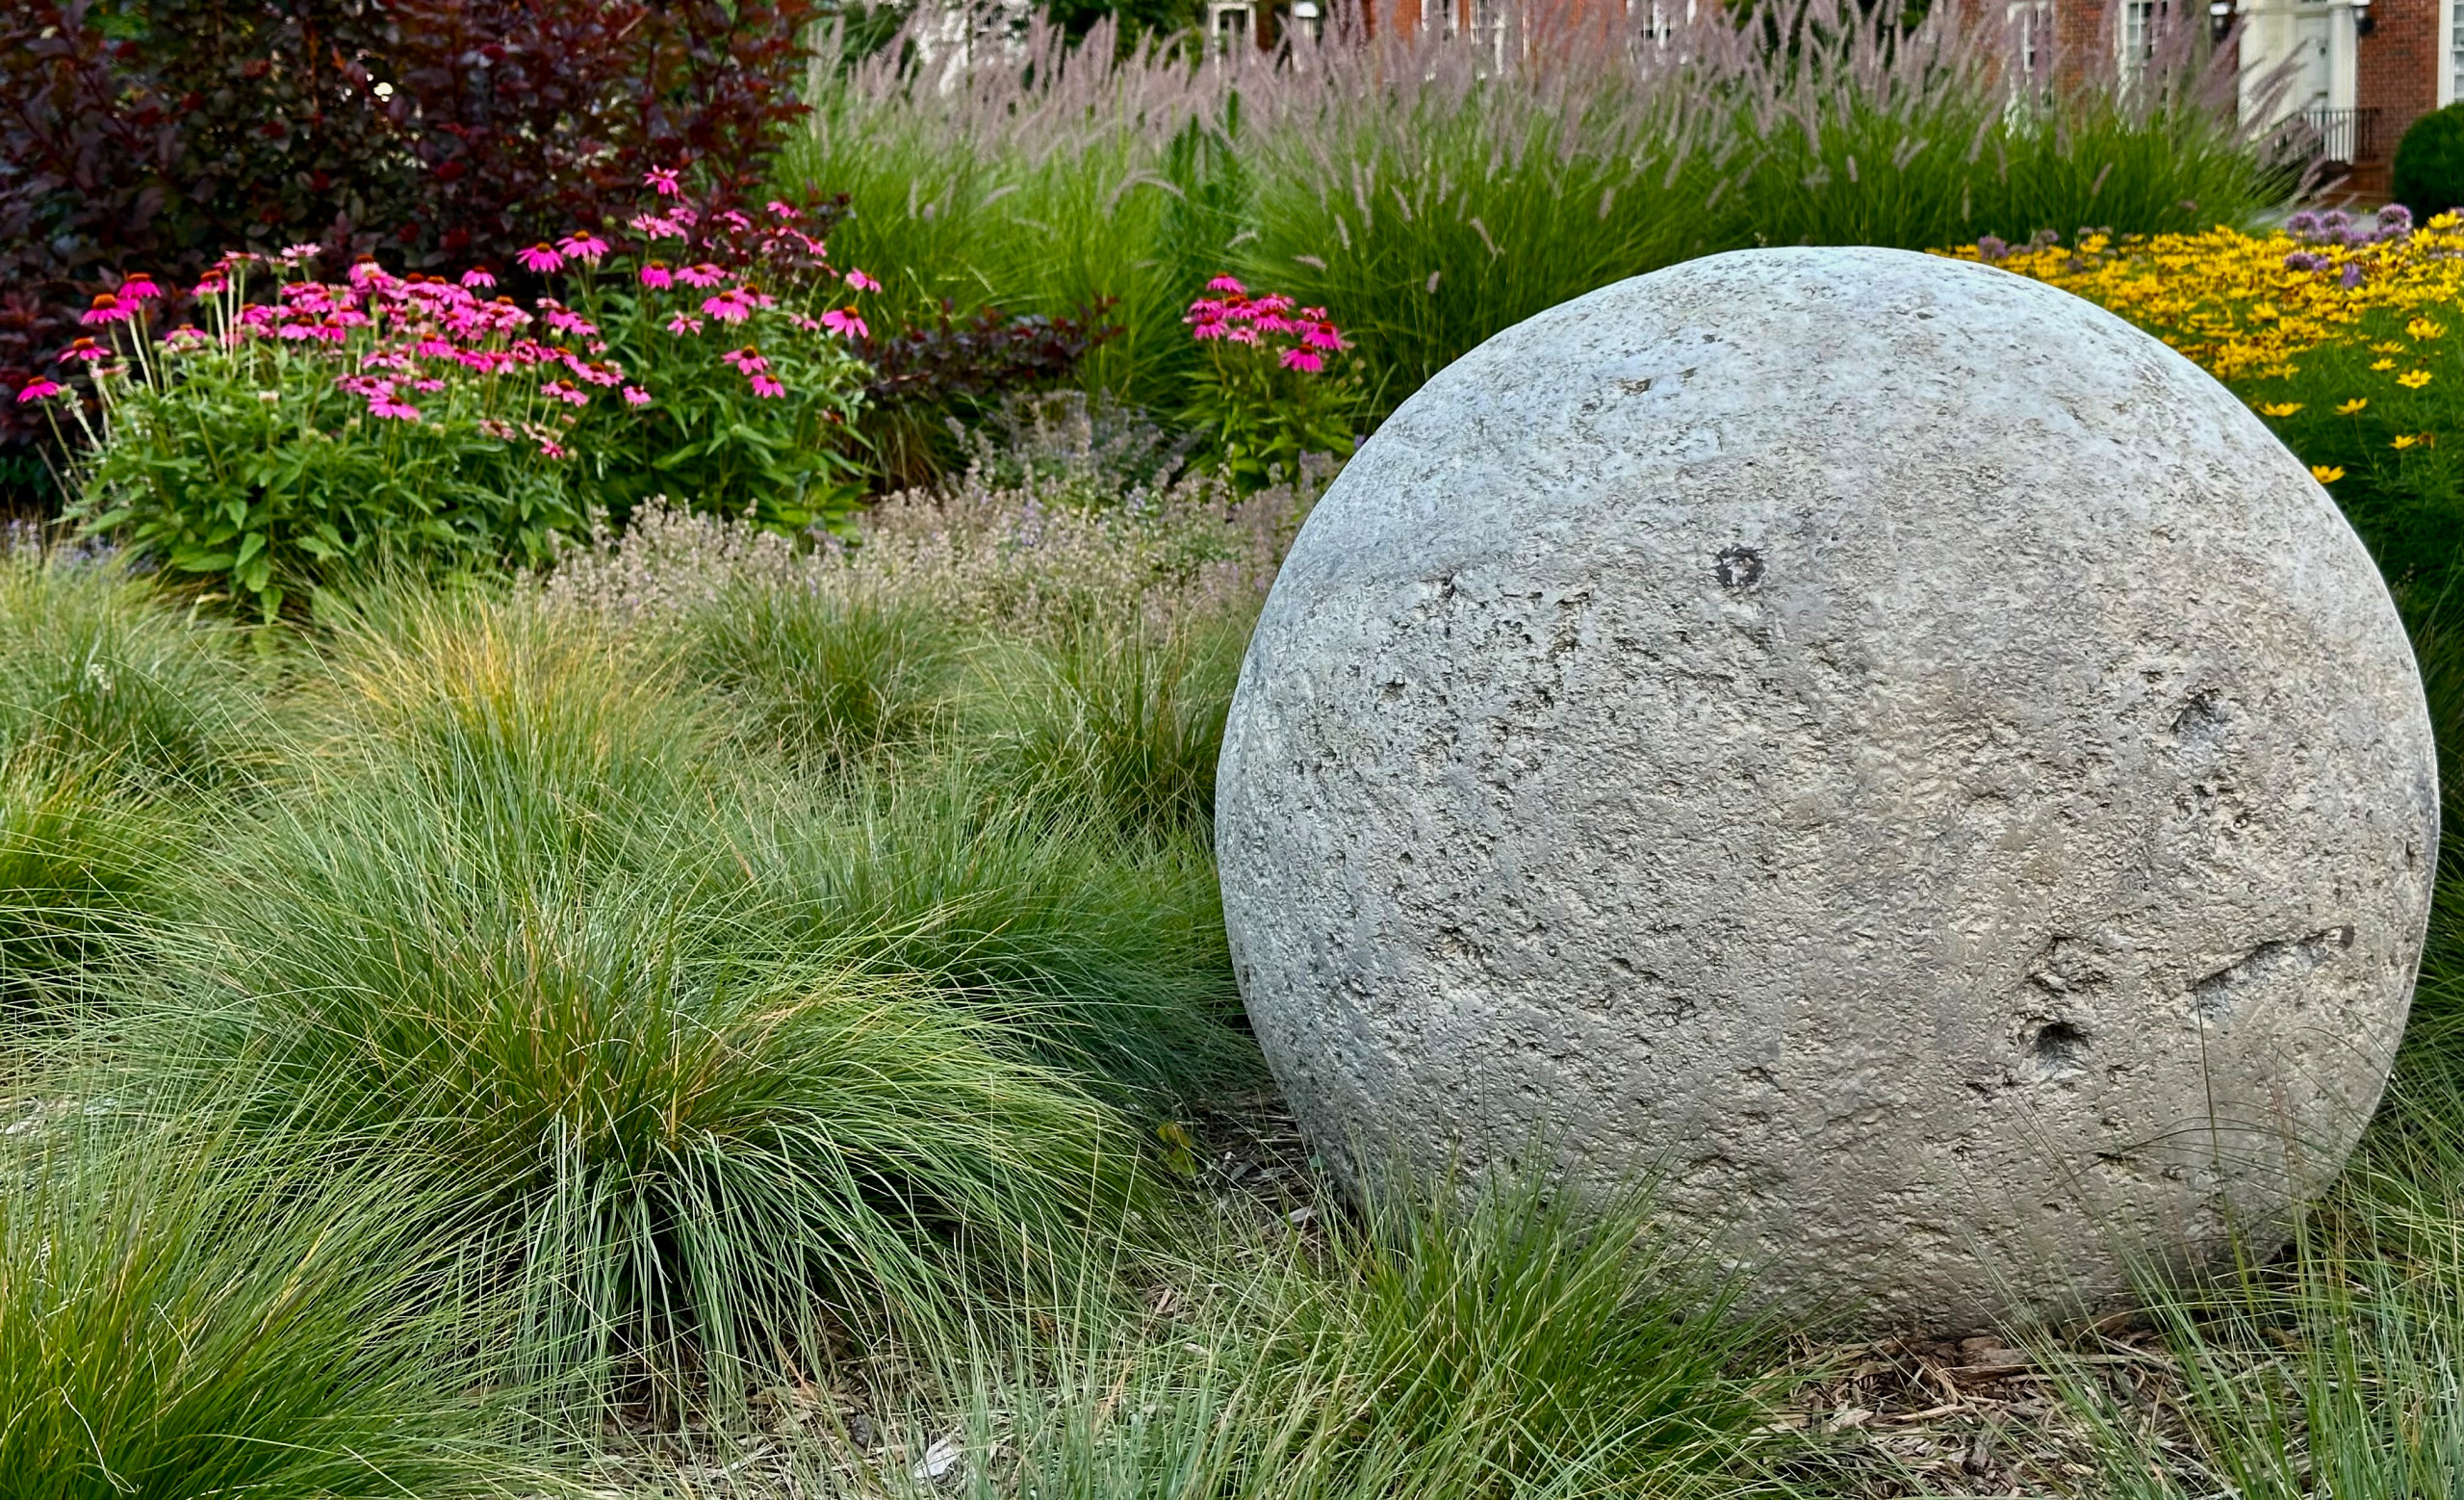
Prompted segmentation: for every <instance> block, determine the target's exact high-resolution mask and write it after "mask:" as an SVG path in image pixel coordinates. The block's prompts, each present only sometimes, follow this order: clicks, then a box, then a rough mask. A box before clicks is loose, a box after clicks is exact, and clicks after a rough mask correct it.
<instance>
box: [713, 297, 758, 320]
mask: <svg viewBox="0 0 2464 1500" xmlns="http://www.w3.org/2000/svg"><path fill="white" fill-rule="evenodd" d="M702 311H704V312H706V313H708V314H709V315H710V316H711V317H713V318H716V319H717V320H719V322H721V323H742V322H744V320H746V319H747V318H750V317H752V316H753V308H752V307H751V305H750V304H748V303H745V302H741V301H738V300H737V299H736V294H735V293H733V292H722V293H720V294H719V295H718V296H716V297H704V298H703V299H702Z"/></svg>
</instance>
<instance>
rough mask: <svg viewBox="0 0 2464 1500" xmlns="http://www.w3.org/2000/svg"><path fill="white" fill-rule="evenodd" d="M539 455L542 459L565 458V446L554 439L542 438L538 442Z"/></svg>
mask: <svg viewBox="0 0 2464 1500" xmlns="http://www.w3.org/2000/svg"><path fill="white" fill-rule="evenodd" d="M539 453H540V456H541V457H543V458H562V457H563V456H565V446H564V445H563V444H562V443H559V442H557V441H556V440H555V439H554V438H552V437H543V438H541V439H540V440H539Z"/></svg>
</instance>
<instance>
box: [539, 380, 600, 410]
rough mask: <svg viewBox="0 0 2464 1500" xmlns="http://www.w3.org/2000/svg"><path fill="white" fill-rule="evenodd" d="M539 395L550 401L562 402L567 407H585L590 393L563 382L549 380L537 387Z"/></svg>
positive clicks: (588, 401)
mask: <svg viewBox="0 0 2464 1500" xmlns="http://www.w3.org/2000/svg"><path fill="white" fill-rule="evenodd" d="M539 394H540V395H542V396H545V397H547V398H548V399H549V400H550V401H563V402H564V403H565V404H567V405H568V406H587V405H589V404H590V393H589V392H588V391H585V390H583V389H582V388H581V387H580V386H578V385H571V384H568V383H567V382H565V381H563V380H549V381H544V382H542V383H541V385H540V387H539Z"/></svg>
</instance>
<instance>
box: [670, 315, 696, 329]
mask: <svg viewBox="0 0 2464 1500" xmlns="http://www.w3.org/2000/svg"><path fill="white" fill-rule="evenodd" d="M667 331H668V332H670V333H699V332H701V331H702V320H701V319H699V318H688V317H686V316H685V315H684V314H682V313H678V314H677V315H676V316H675V317H673V318H670V319H669V320H668V321H667Z"/></svg>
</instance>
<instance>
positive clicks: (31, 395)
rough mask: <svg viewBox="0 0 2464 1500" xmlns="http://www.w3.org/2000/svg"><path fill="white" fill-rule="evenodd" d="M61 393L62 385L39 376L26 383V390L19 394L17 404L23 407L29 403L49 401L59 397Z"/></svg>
mask: <svg viewBox="0 0 2464 1500" xmlns="http://www.w3.org/2000/svg"><path fill="white" fill-rule="evenodd" d="M60 391H61V385H60V382H59V381H57V380H48V379H45V378H43V377H42V376H41V375H37V376H35V377H34V378H33V379H31V380H29V381H27V382H26V384H25V388H24V389H22V390H20V391H19V392H17V404H18V405H20V406H23V405H25V404H26V403H27V402H28V401H49V400H50V399H51V398H53V397H55V396H57V395H59V394H60Z"/></svg>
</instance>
